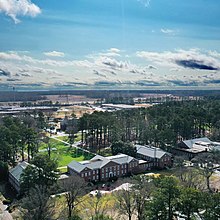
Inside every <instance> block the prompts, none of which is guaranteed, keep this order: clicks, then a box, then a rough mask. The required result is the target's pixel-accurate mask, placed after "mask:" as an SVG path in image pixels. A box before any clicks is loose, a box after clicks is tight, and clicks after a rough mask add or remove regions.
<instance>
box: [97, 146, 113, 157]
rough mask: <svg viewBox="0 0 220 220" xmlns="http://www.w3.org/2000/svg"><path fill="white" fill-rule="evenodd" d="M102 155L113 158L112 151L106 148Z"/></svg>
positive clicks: (101, 152)
mask: <svg viewBox="0 0 220 220" xmlns="http://www.w3.org/2000/svg"><path fill="white" fill-rule="evenodd" d="M99 154H100V155H102V156H103V157H108V156H112V150H111V148H110V147H109V148H104V149H101V150H100V153H99Z"/></svg>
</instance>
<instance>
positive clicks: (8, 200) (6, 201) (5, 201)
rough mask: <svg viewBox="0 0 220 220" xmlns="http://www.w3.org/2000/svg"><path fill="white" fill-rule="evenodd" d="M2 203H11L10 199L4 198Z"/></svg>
mask: <svg viewBox="0 0 220 220" xmlns="http://www.w3.org/2000/svg"><path fill="white" fill-rule="evenodd" d="M2 203H3V205H10V204H11V203H12V201H11V200H10V199H5V200H3V202H2Z"/></svg>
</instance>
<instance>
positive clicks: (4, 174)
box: [0, 161, 8, 181]
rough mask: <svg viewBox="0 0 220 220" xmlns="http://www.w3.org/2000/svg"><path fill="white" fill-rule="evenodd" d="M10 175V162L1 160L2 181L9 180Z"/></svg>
mask: <svg viewBox="0 0 220 220" xmlns="http://www.w3.org/2000/svg"><path fill="white" fill-rule="evenodd" d="M7 177H8V164H7V163H5V162H3V161H0V181H2V180H7Z"/></svg>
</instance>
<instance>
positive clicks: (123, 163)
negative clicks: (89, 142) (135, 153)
mask: <svg viewBox="0 0 220 220" xmlns="http://www.w3.org/2000/svg"><path fill="white" fill-rule="evenodd" d="M68 172H69V173H70V175H79V176H81V177H82V178H84V179H85V180H86V181H106V180H108V179H109V178H112V177H121V176H126V175H128V174H131V173H137V172H139V160H137V159H135V158H134V157H130V156H128V155H125V154H119V155H116V156H110V157H103V156H100V155H96V156H95V157H93V158H92V159H91V160H89V161H82V162H77V161H72V162H71V163H70V164H69V165H68Z"/></svg>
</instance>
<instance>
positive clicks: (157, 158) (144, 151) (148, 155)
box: [135, 145, 172, 170]
mask: <svg viewBox="0 0 220 220" xmlns="http://www.w3.org/2000/svg"><path fill="white" fill-rule="evenodd" d="M135 147H136V150H137V158H140V159H143V160H145V161H148V162H149V163H148V165H147V164H146V165H145V166H147V167H146V169H148V170H150V169H152V168H160V169H163V168H165V167H170V166H172V155H171V154H170V153H167V152H165V151H163V150H161V149H160V148H156V147H152V146H142V145H135Z"/></svg>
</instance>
